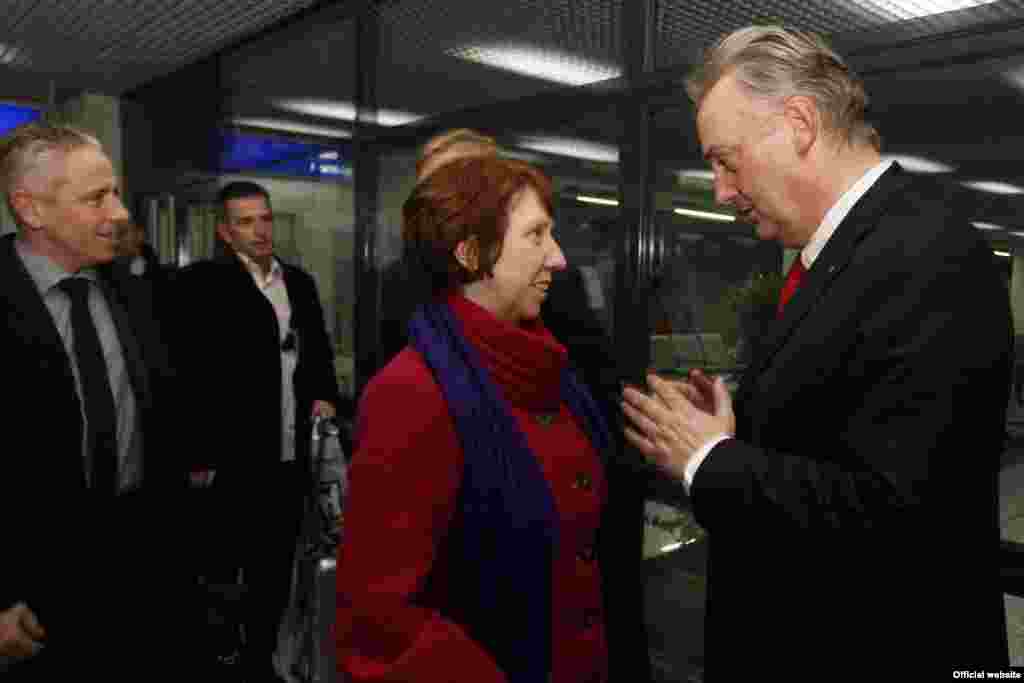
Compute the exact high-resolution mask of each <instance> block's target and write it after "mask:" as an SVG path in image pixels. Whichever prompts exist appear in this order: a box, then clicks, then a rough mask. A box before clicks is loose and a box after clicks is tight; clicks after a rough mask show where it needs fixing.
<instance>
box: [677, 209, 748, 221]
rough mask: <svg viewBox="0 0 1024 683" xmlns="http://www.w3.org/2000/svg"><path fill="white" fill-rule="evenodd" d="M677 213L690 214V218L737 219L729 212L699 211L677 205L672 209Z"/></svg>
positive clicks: (711, 219)
mask: <svg viewBox="0 0 1024 683" xmlns="http://www.w3.org/2000/svg"><path fill="white" fill-rule="evenodd" d="M672 210H673V211H674V212H675V213H677V214H679V215H680V216H689V217H690V218H702V219H704V220H709V221H723V222H726V223H731V222H733V221H735V220H736V216H733V215H731V214H728V213H715V212H713V211H698V210H697V209H683V208H679V207H676V208H674V209H672Z"/></svg>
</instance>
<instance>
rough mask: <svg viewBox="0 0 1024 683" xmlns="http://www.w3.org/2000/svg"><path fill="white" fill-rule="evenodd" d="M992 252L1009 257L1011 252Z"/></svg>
mask: <svg viewBox="0 0 1024 683" xmlns="http://www.w3.org/2000/svg"><path fill="white" fill-rule="evenodd" d="M992 253H993V254H995V255H996V256H1005V257H1008V256H1009V255H1010V252H1008V251H993V252H992Z"/></svg>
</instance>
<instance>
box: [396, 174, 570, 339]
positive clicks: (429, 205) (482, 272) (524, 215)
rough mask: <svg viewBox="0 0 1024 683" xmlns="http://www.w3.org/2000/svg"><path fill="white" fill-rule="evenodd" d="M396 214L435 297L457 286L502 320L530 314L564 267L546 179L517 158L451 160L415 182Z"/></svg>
mask: <svg viewBox="0 0 1024 683" xmlns="http://www.w3.org/2000/svg"><path fill="white" fill-rule="evenodd" d="M402 218H403V222H402V237H403V239H404V241H405V248H406V253H407V254H408V255H409V256H410V257H411V258H413V259H415V261H416V262H417V263H418V264H419V265H421V266H422V267H423V268H424V270H425V271H426V272H427V273H428V274H429V276H430V278H431V281H432V290H433V293H434V294H440V293H443V292H446V291H449V290H452V289H455V290H458V291H461V292H462V293H463V294H465V295H466V297H467V298H469V299H470V300H472V301H474V302H476V303H477V304H479V305H480V306H482V307H483V308H485V309H487V310H488V311H490V312H491V313H493V314H494V315H495V316H496V317H498V318H500V319H502V320H506V321H508V322H512V323H522V322H526V321H529V320H533V319H536V318H537V317H538V316H539V315H540V308H541V304H542V303H543V302H544V299H545V298H546V297H547V293H548V288H549V287H550V285H551V278H552V274H553V273H554V272H555V271H559V270H562V269H564V268H565V266H566V263H565V256H564V255H563V253H562V249H561V247H560V246H559V245H558V242H557V241H556V240H555V236H554V220H553V219H552V189H551V181H550V179H549V178H548V177H547V176H545V175H544V174H543V173H541V172H540V171H539V170H537V169H536V168H534V167H533V166H531V165H529V164H527V163H524V162H521V161H513V160H508V159H499V158H497V157H495V156H483V157H462V158H459V159H455V160H453V161H451V162H449V163H447V164H445V165H443V166H442V167H440V168H439V169H437V170H436V171H435V172H433V173H431V174H430V175H428V176H427V177H426V178H425V179H424V180H423V181H421V182H420V183H419V184H417V186H416V187H415V189H413V191H412V194H411V195H410V197H409V199H408V200H406V202H405V205H404V206H403V209H402Z"/></svg>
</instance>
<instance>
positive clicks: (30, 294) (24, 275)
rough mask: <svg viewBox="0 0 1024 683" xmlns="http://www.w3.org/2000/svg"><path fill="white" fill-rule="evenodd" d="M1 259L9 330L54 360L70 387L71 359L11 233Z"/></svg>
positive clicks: (0, 286)
mask: <svg viewBox="0 0 1024 683" xmlns="http://www.w3.org/2000/svg"><path fill="white" fill-rule="evenodd" d="M0 260H2V264H3V265H2V266H0V291H2V292H3V296H4V300H5V302H6V305H7V307H8V308H9V310H10V313H9V316H10V317H9V326H10V328H9V329H10V330H11V331H12V332H14V333H15V334H17V335H19V336H21V337H22V338H23V339H24V340H25V341H26V342H27V343H29V344H31V346H32V347H33V348H35V349H37V350H38V351H39V353H40V355H48V356H50V357H51V359H52V360H53V361H56V362H57V363H58V366H59V367H60V368H61V370H62V372H63V374H64V375H65V377H64V378H65V379H66V380H67V381H68V382H70V383H71V384H72V386H73V385H74V381H75V376H74V374H73V373H72V371H71V359H70V358H68V354H67V351H66V350H65V348H64V342H63V340H62V339H61V337H60V332H58V331H57V326H56V325H55V324H54V322H53V316H52V315H50V311H49V309H47V308H46V304H45V303H44V302H43V297H42V296H40V294H39V290H38V289H37V288H36V284H35V282H34V281H33V280H32V277H31V276H30V275H29V274H28V271H27V270H26V269H25V264H24V263H22V262H21V259H20V258H19V257H18V254H17V252H16V251H15V248H14V235H10V236H8V237H5V238H4V239H3V246H2V248H0ZM58 359H59V360H58Z"/></svg>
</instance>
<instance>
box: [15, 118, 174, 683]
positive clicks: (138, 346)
mask: <svg viewBox="0 0 1024 683" xmlns="http://www.w3.org/2000/svg"><path fill="white" fill-rule="evenodd" d="M0 182H2V191H3V193H4V198H5V199H6V202H7V205H8V207H9V209H10V211H11V215H12V217H13V218H14V220H15V223H16V224H17V233H16V234H13V235H7V236H5V237H4V238H2V239H0V291H2V292H3V298H2V299H0V348H3V349H4V354H3V357H2V360H0V376H3V377H4V378H5V380H6V386H8V387H9V388H11V389H13V390H14V391H16V392H17V397H16V400H13V401H9V402H8V404H7V406H6V407H7V411H6V415H5V417H6V420H5V431H6V434H5V437H6V441H7V443H8V447H7V449H6V450H5V457H4V459H3V465H2V467H3V470H2V472H3V482H4V494H3V495H4V503H5V507H6V508H7V509H8V510H10V511H12V514H17V515H18V516H17V517H12V518H11V521H10V523H8V524H7V525H5V526H6V529H5V536H6V537H5V549H6V551H5V557H4V571H3V576H2V579H0V608H4V609H6V610H7V611H6V612H4V614H3V620H2V624H3V630H4V632H7V631H9V630H10V631H12V633H13V636H12V639H11V640H9V641H8V642H10V643H12V644H14V648H13V651H11V652H10V654H12V655H14V657H13V659H9V660H8V661H7V664H8V666H9V670H8V671H6V672H5V676H6V678H5V680H18V681H20V680H24V681H57V680H71V679H72V678H79V677H83V678H92V677H97V678H100V679H102V680H105V681H129V680H139V679H140V678H144V677H145V676H144V674H143V673H142V671H143V669H142V667H144V666H152V662H153V661H154V658H155V656H156V655H157V653H160V652H161V651H163V650H166V649H167V648H168V647H169V643H171V642H174V643H175V645H174V648H175V649H176V650H177V649H178V648H182V649H183V650H184V651H183V652H180V651H179V652H177V653H170V654H168V656H166V657H162V658H161V660H162V664H161V666H162V667H164V666H165V665H166V666H169V667H171V668H172V669H173V668H174V667H176V666H178V664H180V663H182V662H183V661H184V660H185V658H186V655H187V652H188V648H187V646H186V641H185V640H183V638H182V636H181V634H180V631H181V625H180V623H179V620H178V619H177V618H176V614H177V611H176V610H177V608H178V606H180V605H181V604H182V601H181V596H182V593H181V591H180V590H179V589H183V587H184V583H183V582H184V580H185V575H184V574H183V573H181V572H176V571H175V570H174V563H175V557H176V550H175V541H174V539H175V538H176V535H175V533H174V532H173V527H172V526H171V525H170V524H169V521H170V520H172V519H173V518H174V515H175V514H177V512H176V511H175V510H174V505H175V504H176V503H177V501H178V499H177V498H176V497H175V493H176V492H177V491H179V490H180V491H181V492H184V490H185V489H184V486H185V482H186V481H187V480H186V477H185V472H184V468H180V470H179V468H177V467H176V466H175V465H174V462H175V461H176V457H177V454H176V453H175V452H174V451H175V448H174V444H173V440H172V439H170V438H169V435H170V434H172V433H173V431H172V430H171V429H168V427H167V425H166V424H165V421H167V420H169V419H170V418H172V417H173V415H174V410H173V406H172V405H171V396H172V393H171V391H172V381H173V377H172V373H171V370H170V363H169V360H168V358H167V355H166V353H165V351H164V346H163V343H162V342H161V335H160V330H159V329H158V327H157V323H156V321H155V320H153V319H152V316H151V310H152V303H151V298H150V297H149V294H148V291H147V290H146V289H145V287H144V286H143V283H142V282H141V281H139V282H129V281H127V278H123V277H121V276H120V275H119V274H118V273H117V272H116V271H115V269H112V268H110V264H111V262H112V261H113V260H114V256H115V247H116V226H117V223H118V222H120V221H123V220H126V219H127V218H128V212H127V211H126V210H125V207H124V205H123V204H122V203H121V198H120V190H119V183H118V179H117V177H116V174H115V172H114V168H113V165H112V164H111V162H110V160H109V159H108V158H107V156H106V155H105V154H104V152H103V150H102V148H101V146H100V144H99V142H98V141H97V140H96V138H94V137H93V136H91V135H89V134H87V133H85V132H82V131H80V130H77V129H74V128H71V127H68V126H60V125H50V124H45V123H31V124H27V125H24V126H21V127H19V128H17V129H15V130H14V131H13V132H12V133H10V134H9V135H8V136H7V137H6V138H5V139H4V140H3V141H2V143H0ZM179 581H180V582H182V583H179ZM8 627H10V629H8ZM170 632H178V635H177V636H176V638H175V640H174V641H171V640H169V639H168V636H167V634H168V633H170Z"/></svg>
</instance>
